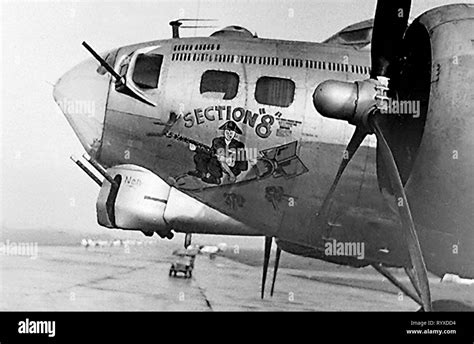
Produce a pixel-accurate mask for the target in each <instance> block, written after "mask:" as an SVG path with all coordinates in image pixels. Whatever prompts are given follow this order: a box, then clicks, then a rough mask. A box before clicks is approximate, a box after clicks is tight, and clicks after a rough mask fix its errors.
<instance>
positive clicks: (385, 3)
mask: <svg viewBox="0 0 474 344" xmlns="http://www.w3.org/2000/svg"><path fill="white" fill-rule="evenodd" d="M410 8H411V0H397V1H393V0H379V1H378V2H377V8H376V10H375V19H374V28H373V32H372V47H371V57H372V72H371V76H370V77H371V78H372V79H376V78H377V76H385V77H388V78H391V76H392V75H393V69H392V68H393V67H391V66H392V65H393V64H394V63H396V59H397V53H398V52H399V51H400V47H401V43H402V39H403V34H404V33H405V30H406V28H407V25H408V18H409V16H410Z"/></svg>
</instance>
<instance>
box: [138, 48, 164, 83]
mask: <svg viewBox="0 0 474 344" xmlns="http://www.w3.org/2000/svg"><path fill="white" fill-rule="evenodd" d="M162 63H163V55H159V54H148V55H147V54H140V55H138V56H137V59H136V60H135V68H134V69H133V75H132V80H133V82H134V83H135V84H136V85H137V86H138V87H140V88H158V81H159V79H160V71H161V64H162Z"/></svg>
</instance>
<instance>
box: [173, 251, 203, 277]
mask: <svg viewBox="0 0 474 344" xmlns="http://www.w3.org/2000/svg"><path fill="white" fill-rule="evenodd" d="M173 255H174V256H175V259H174V261H173V262H172V263H171V267H170V272H169V275H170V276H174V277H176V276H177V274H178V272H182V273H183V274H184V277H186V278H190V277H192V275H193V269H194V260H195V258H196V252H195V251H194V250H179V251H174V252H173Z"/></svg>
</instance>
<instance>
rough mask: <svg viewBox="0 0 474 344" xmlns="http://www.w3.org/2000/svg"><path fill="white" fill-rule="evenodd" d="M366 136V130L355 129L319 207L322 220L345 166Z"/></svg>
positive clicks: (359, 127) (358, 127) (329, 206)
mask: <svg viewBox="0 0 474 344" xmlns="http://www.w3.org/2000/svg"><path fill="white" fill-rule="evenodd" d="M367 134H368V133H367V130H365V129H364V128H362V127H361V126H357V127H356V130H355V132H354V134H353V135H352V137H351V140H350V141H349V144H348V145H347V148H346V150H345V151H344V157H343V159H342V161H341V164H340V165H339V170H338V171H337V174H336V177H335V178H334V181H333V183H332V185H331V188H330V189H329V191H328V193H327V194H326V197H325V198H324V201H323V204H322V205H321V208H320V210H319V212H318V216H321V215H322V216H323V218H325V217H326V216H327V214H328V212H329V209H330V208H331V204H332V202H331V201H332V196H333V194H334V191H336V187H337V184H338V183H339V180H340V179H341V177H342V174H343V173H344V170H345V169H346V166H347V164H349V162H350V161H351V159H352V157H353V156H354V154H355V152H356V151H357V149H358V148H359V146H360V145H361V144H362V141H364V139H365V137H366V136H367Z"/></svg>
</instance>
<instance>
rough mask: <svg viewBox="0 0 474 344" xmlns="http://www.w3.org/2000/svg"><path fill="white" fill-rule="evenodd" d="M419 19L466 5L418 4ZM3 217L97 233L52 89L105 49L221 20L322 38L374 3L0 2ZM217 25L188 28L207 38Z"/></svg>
mask: <svg viewBox="0 0 474 344" xmlns="http://www.w3.org/2000/svg"><path fill="white" fill-rule="evenodd" d="M413 2H414V4H413V9H412V17H416V16H418V15H419V14H421V13H422V12H424V11H425V10H427V9H429V8H432V7H436V6H439V5H442V4H446V3H455V2H459V1H421V0H419V1H416V0H414V1H413ZM0 7H1V10H0V36H1V45H0V52H1V54H0V68H1V69H0V75H1V78H0V79H1V80H0V94H1V99H0V102H1V103H0V109H1V112H0V148H1V149H0V154H1V156H0V158H1V159H0V160H1V163H2V168H1V169H0V220H1V224H2V225H3V226H4V227H9V228H18V229H19V230H20V229H22V228H29V229H31V228H38V229H46V228H54V229H68V230H74V231H83V232H89V231H97V229H98V228H100V227H99V226H98V225H97V224H96V215H95V201H96V199H97V195H98V192H99V189H98V187H97V185H96V184H95V183H94V182H92V181H91V180H90V179H89V178H88V177H87V176H86V175H85V174H84V173H83V172H82V171H80V170H79V168H78V167H77V166H76V165H75V164H74V163H73V162H72V161H71V160H70V159H69V156H70V155H71V154H75V155H76V156H80V155H82V153H83V148H82V146H81V145H80V144H79V141H78V139H77V138H76V137H75V135H74V133H73V131H72V129H71V128H70V127H69V125H68V124H67V122H66V119H65V118H64V116H63V115H62V113H61V112H60V111H59V108H58V107H57V105H56V104H55V103H54V101H53V97H52V90H53V86H52V85H54V83H55V82H56V81H57V80H58V79H59V77H60V76H61V75H62V74H64V73H65V72H66V71H68V70H69V69H70V68H72V67H73V66H75V65H76V64H78V63H79V62H81V61H82V60H85V59H87V58H89V54H88V53H87V51H85V49H84V48H83V47H82V46H81V42H82V41H83V40H85V41H87V42H88V43H89V44H91V46H92V47H94V48H95V49H96V50H98V51H106V50H108V49H111V48H115V47H119V46H124V45H127V44H132V43H138V42H144V41H149V40H155V39H166V38H170V37H171V30H170V27H169V26H168V23H169V21H171V20H173V19H177V18H183V17H187V18H195V17H198V18H215V19H218V21H217V22H216V25H217V26H218V27H219V28H221V27H224V26H228V25H240V26H244V27H246V28H248V29H249V30H250V31H252V32H256V33H257V34H258V35H259V37H264V38H279V39H288V40H301V41H314V42H318V41H322V40H324V39H325V38H327V37H329V36H331V35H332V34H334V33H336V32H337V31H339V30H340V29H342V28H343V27H345V26H347V25H350V24H353V23H356V22H359V21H362V20H365V19H368V18H371V17H372V16H373V13H374V8H375V0H332V1H318V0H298V1H296V0H295V1H291V0H271V1H270V0H200V1H197V0H192V1H191V0H187V1H168V0H154V1H100V0H99V1H1V2H0ZM215 30H217V29H199V30H195V29H190V30H187V31H184V32H183V33H182V36H208V35H209V34H211V33H212V32H213V31H215Z"/></svg>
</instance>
